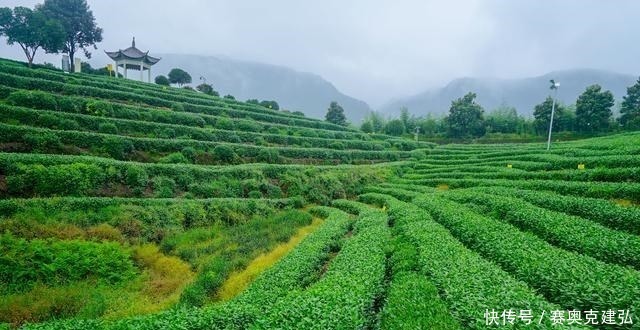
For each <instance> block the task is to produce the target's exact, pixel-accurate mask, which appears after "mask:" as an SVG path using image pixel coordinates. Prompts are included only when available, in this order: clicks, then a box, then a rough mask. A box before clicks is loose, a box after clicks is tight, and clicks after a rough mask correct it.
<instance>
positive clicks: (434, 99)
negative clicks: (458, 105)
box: [380, 69, 637, 116]
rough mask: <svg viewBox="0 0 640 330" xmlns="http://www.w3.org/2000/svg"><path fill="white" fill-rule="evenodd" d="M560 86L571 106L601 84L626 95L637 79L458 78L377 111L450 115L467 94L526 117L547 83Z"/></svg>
mask: <svg viewBox="0 0 640 330" xmlns="http://www.w3.org/2000/svg"><path fill="white" fill-rule="evenodd" d="M550 79H555V80H556V81H559V82H560V83H561V87H560V89H559V92H558V99H559V100H560V101H561V102H563V103H564V104H573V103H575V100H576V99H577V98H578V96H579V95H580V94H581V93H582V92H583V91H584V89H585V88H586V87H587V86H589V85H593V84H600V85H601V86H602V87H603V88H604V89H607V90H611V92H612V93H613V95H614V97H615V98H616V100H620V99H622V97H623V96H624V95H626V92H627V87H629V86H631V85H633V84H634V83H635V81H636V80H637V77H636V76H632V75H626V74H620V73H614V72H607V71H600V70H591V69H578V70H565V71H556V72H550V73H547V74H545V75H542V76H538V77H531V78H523V79H491V78H461V79H456V80H453V81H451V82H450V83H449V84H447V85H446V86H444V87H442V88H436V89H430V90H427V91H424V92H422V93H420V94H417V95H414V96H410V97H406V98H401V99H397V100H393V101H391V102H389V103H388V104H387V105H385V106H383V107H382V108H381V109H380V110H381V111H382V112H384V113H388V114H394V115H398V114H399V109H400V107H402V106H406V107H407V108H409V111H410V112H411V113H413V114H416V115H426V114H427V113H432V114H437V115H438V114H444V113H446V112H448V111H449V106H450V105H451V101H452V100H455V99H457V98H459V97H461V96H463V95H464V94H466V93H468V92H474V93H476V94H477V95H478V98H477V101H478V103H480V104H481V105H482V106H483V107H484V108H485V109H486V110H491V109H494V108H496V107H498V106H500V105H501V104H503V103H506V104H507V105H510V106H514V107H516V109H517V110H518V112H519V113H521V114H523V115H526V116H529V115H531V114H532V113H533V108H534V106H535V105H536V104H539V103H541V102H542V101H544V99H545V98H546V97H547V96H548V95H549V80H550Z"/></svg>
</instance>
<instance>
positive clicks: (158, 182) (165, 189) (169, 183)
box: [152, 176, 176, 198]
mask: <svg viewBox="0 0 640 330" xmlns="http://www.w3.org/2000/svg"><path fill="white" fill-rule="evenodd" d="M152 184H153V191H154V194H155V196H156V197H160V198H169V197H173V194H174V191H175V189H176V182H175V181H173V179H170V178H167V177H163V176H159V177H155V178H153V180H152Z"/></svg>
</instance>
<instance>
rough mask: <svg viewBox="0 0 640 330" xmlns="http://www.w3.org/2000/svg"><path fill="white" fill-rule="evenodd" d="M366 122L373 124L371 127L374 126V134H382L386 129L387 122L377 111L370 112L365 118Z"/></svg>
mask: <svg viewBox="0 0 640 330" xmlns="http://www.w3.org/2000/svg"><path fill="white" fill-rule="evenodd" d="M365 121H370V122H371V126H373V133H380V132H382V130H383V129H384V125H385V123H384V121H385V120H384V118H383V117H382V115H381V114H379V113H377V112H375V111H372V112H370V113H369V114H368V115H367V117H366V118H365Z"/></svg>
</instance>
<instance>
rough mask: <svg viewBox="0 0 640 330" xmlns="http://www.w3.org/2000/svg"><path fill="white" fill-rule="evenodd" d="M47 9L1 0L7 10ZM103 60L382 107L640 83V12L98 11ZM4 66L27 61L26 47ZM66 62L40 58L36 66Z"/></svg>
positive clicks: (558, 7)
mask: <svg viewBox="0 0 640 330" xmlns="http://www.w3.org/2000/svg"><path fill="white" fill-rule="evenodd" d="M38 2H41V1H31V0H29V1H16V0H1V1H0V6H10V7H12V6H17V5H22V6H33V5H34V4H35V3H38ZM88 2H89V5H90V6H91V8H92V10H93V12H94V15H95V17H96V20H97V22H98V24H99V26H101V27H102V28H103V29H104V34H103V37H104V41H103V42H102V43H100V44H99V45H98V47H99V50H98V51H95V52H94V56H93V59H92V60H91V62H92V64H94V65H103V64H105V63H107V62H108V58H107V57H106V56H105V55H104V53H103V50H115V49H119V48H126V47H128V45H129V44H130V42H131V37H132V36H135V37H136V41H137V46H138V48H140V49H142V50H150V51H151V54H153V53H184V54H200V55H216V56H226V57H230V58H234V59H241V60H250V61H256V62H263V63H270V64H277V65H284V66H288V67H291V68H293V69H296V70H299V71H305V72H313V73H316V74H319V75H321V76H323V77H324V78H325V79H327V80H329V81H331V82H332V83H333V84H334V85H335V86H336V87H337V88H338V89H340V90H341V91H342V92H344V93H346V94H348V95H351V96H354V97H357V98H360V99H362V100H365V101H367V102H369V104H371V105H372V106H374V107H375V106H378V105H380V104H382V103H383V102H385V101H387V100H389V99H391V98H394V97H398V96H404V95H410V94H414V93H417V92H420V91H422V90H424V89H426V88H430V87H435V86H440V85H443V84H446V83H447V82H448V81H450V80H451V79H454V78H459V77H469V76H474V77H478V76H481V77H498V78H517V77H524V76H535V75H541V74H544V73H546V72H549V71H553V70H561V69H571V68H595V69H604V70H611V71H617V72H622V73H629V74H635V75H637V74H638V72H640V61H638V58H640V43H638V39H637V37H636V36H635V34H636V32H637V31H639V27H640V20H638V19H637V15H638V13H640V1H633V0H628V1H605V0H600V1H597V0H573V1H569V0H564V1H550V0H546V1H541V0H527V1H524V0H523V1H512V0H511V1H510V0H495V1H488V0H487V1H474V0H466V1H419V0H415V1H364V0H356V1H348V2H347V1H339V0H324V1H315V2H310V1H294V0H274V1H204V0H200V1H198V0H182V1H162V0H136V1H128V0H110V1H105V0H89V1H88ZM0 56H2V57H12V58H16V59H23V55H22V54H21V52H20V49H19V47H18V46H17V45H16V46H13V47H8V46H7V45H6V44H5V43H4V41H3V42H2V44H1V45H0ZM44 60H49V61H51V62H54V63H56V64H57V63H59V58H58V57H51V56H44V54H42V53H41V54H39V55H38V57H36V61H38V62H42V61H44Z"/></svg>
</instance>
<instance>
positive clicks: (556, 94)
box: [547, 79, 560, 150]
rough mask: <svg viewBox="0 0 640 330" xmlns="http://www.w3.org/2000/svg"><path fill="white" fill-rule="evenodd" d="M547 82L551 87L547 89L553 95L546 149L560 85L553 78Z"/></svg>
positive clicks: (549, 144)
mask: <svg viewBox="0 0 640 330" xmlns="http://www.w3.org/2000/svg"><path fill="white" fill-rule="evenodd" d="M549 82H550V83H551V87H549V89H551V90H552V91H554V95H553V103H552V105H551V120H549V137H548V138H547V150H549V149H550V148H551V130H552V129H553V116H554V115H555V113H556V98H557V97H558V87H560V83H559V82H556V81H555V80H553V79H551V80H549Z"/></svg>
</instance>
